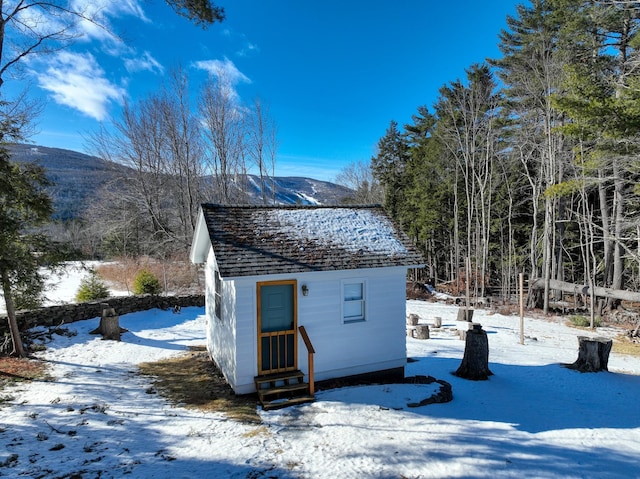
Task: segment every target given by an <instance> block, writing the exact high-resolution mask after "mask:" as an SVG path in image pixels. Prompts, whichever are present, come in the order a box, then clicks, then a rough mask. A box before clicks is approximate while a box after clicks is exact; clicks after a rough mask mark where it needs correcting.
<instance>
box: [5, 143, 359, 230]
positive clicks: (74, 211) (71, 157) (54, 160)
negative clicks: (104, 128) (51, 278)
mask: <svg viewBox="0 0 640 479" xmlns="http://www.w3.org/2000/svg"><path fill="white" fill-rule="evenodd" d="M7 148H8V149H9V151H10V152H11V157H12V160H13V161H17V162H36V163H38V164H39V165H40V166H43V167H44V168H45V169H46V171H47V177H48V178H49V180H51V181H52V182H53V183H54V184H53V186H51V187H50V194H51V197H52V198H53V200H54V206H55V214H54V218H55V219H60V220H70V219H73V218H77V217H78V216H80V215H81V214H82V212H83V211H84V209H85V207H86V206H87V205H88V204H90V203H91V201H92V200H93V199H94V198H95V196H96V195H97V193H98V192H99V191H100V189H101V188H102V187H103V186H105V185H106V184H108V183H109V182H111V181H112V180H114V179H115V178H117V177H119V176H129V173H128V171H131V170H130V169H129V168H127V167H126V166H123V165H120V164H118V163H113V162H110V161H106V160H103V159H101V158H98V157H95V156H90V155H85V154H84V153H79V152H77V151H72V150H65V149H62V148H49V147H46V146H37V145H25V144H12V145H8V146H7ZM246 183H247V184H248V185H250V191H249V197H250V198H249V201H250V202H251V203H260V202H261V198H262V196H261V193H260V186H259V185H260V179H259V178H258V177H257V176H255V175H247V182H246ZM269 183H271V185H270V186H269V188H270V187H271V186H273V188H274V190H275V192H274V191H273V190H271V189H270V190H269V193H268V197H269V198H274V197H275V200H276V203H279V204H295V203H300V204H336V203H340V202H341V200H342V199H343V198H345V197H348V196H349V195H350V194H351V193H352V192H351V190H350V189H349V188H346V187H344V186H341V185H336V184H334V183H330V182H327V181H320V180H314V179H311V178H304V177H274V178H273V181H270V182H269Z"/></svg>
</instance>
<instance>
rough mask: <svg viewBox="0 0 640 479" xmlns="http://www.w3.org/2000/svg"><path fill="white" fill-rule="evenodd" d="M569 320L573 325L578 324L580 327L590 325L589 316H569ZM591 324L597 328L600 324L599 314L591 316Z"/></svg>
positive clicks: (588, 326)
mask: <svg viewBox="0 0 640 479" xmlns="http://www.w3.org/2000/svg"><path fill="white" fill-rule="evenodd" d="M569 321H570V322H571V324H573V325H574V326H579V327H581V328H590V327H591V318H589V317H587V316H582V315H575V316H569ZM593 326H594V327H595V328H599V327H600V326H602V319H601V318H600V317H599V316H596V317H595V318H593Z"/></svg>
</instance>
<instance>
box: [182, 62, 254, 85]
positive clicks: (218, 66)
mask: <svg viewBox="0 0 640 479" xmlns="http://www.w3.org/2000/svg"><path fill="white" fill-rule="evenodd" d="M194 65H195V66H196V67H197V68H199V69H201V70H205V71H207V72H209V74H210V75H213V76H214V77H216V78H217V80H218V81H219V82H220V83H223V84H226V85H228V86H235V85H237V84H238V83H240V82H243V83H251V80H249V78H248V77H247V76H246V75H245V74H244V73H242V72H241V71H240V70H238V68H237V67H236V66H235V65H234V64H233V62H232V61H231V60H229V59H228V58H225V59H224V60H202V61H199V62H195V63H194Z"/></svg>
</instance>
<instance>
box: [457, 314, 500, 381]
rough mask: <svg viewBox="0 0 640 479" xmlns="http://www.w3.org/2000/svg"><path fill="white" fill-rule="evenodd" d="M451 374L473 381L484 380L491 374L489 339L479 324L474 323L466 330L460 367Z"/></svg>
mask: <svg viewBox="0 0 640 479" xmlns="http://www.w3.org/2000/svg"><path fill="white" fill-rule="evenodd" d="M453 374H454V375H455V376H458V377H461V378H464V379H472V380H474V381H482V380H486V379H489V376H492V375H493V373H492V372H491V370H490V369H489V339H488V338H487V332H486V331H485V330H484V329H482V325H481V324H474V325H473V328H472V329H470V330H469V331H467V335H466V338H465V344H464V356H463V357H462V362H461V363H460V367H459V368H458V369H457V370H456V372H454V373H453Z"/></svg>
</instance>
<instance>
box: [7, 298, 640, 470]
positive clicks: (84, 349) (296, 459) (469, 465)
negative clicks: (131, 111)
mask: <svg viewBox="0 0 640 479" xmlns="http://www.w3.org/2000/svg"><path fill="white" fill-rule="evenodd" d="M408 313H416V314H418V315H419V316H420V318H421V319H420V322H421V323H427V324H431V323H432V321H433V318H434V317H436V316H439V317H441V318H442V323H443V327H442V328H440V329H435V328H431V339H428V340H417V339H413V338H407V354H408V357H410V358H412V360H413V361H411V362H409V363H408V364H407V368H406V369H407V375H408V376H413V375H418V374H424V375H431V376H434V377H436V378H438V379H442V380H445V381H448V382H449V383H451V385H452V388H453V395H454V399H453V401H451V402H449V403H444V404H430V405H427V406H423V407H417V408H409V407H407V403H409V402H418V401H420V400H421V399H423V398H425V397H428V396H430V395H431V394H432V393H433V391H434V390H435V388H436V387H437V384H415V385H409V384H394V385H370V386H359V387H348V388H341V389H333V390H325V391H321V392H319V393H317V395H316V398H317V400H316V401H315V402H314V403H310V404H305V405H300V406H294V407H289V408H285V409H281V410H278V411H269V412H265V411H261V412H260V415H261V418H262V424H243V423H238V422H236V421H234V420H231V419H229V418H228V417H226V416H225V415H224V414H222V413H210V412H201V411H198V410H193V409H186V408H183V407H174V406H171V405H169V404H168V403H167V402H166V401H165V400H164V399H163V398H162V397H161V396H159V395H157V394H149V392H150V387H151V381H150V380H149V378H147V377H143V376H140V375H138V374H137V364H139V363H140V362H144V361H154V360H158V359H161V358H167V357H172V356H175V355H178V354H180V353H181V352H182V351H183V350H184V349H185V348H186V347H187V346H189V345H203V344H204V342H205V333H204V331H205V329H204V328H205V317H204V316H203V314H204V311H203V309H202V308H183V309H182V312H181V314H173V313H172V312H170V311H169V312H165V311H159V310H152V311H146V312H139V313H134V314H128V315H123V316H121V318H120V323H121V325H122V326H123V327H124V328H127V329H128V330H129V332H127V333H125V334H123V336H122V341H120V342H113V341H103V340H101V339H99V337H96V336H93V335H89V331H90V330H92V329H93V328H95V327H96V326H97V325H98V319H97V318H96V319H91V320H87V321H80V322H77V323H73V324H71V325H68V326H69V328H70V329H71V330H73V331H75V332H76V333H77V334H76V335H73V336H70V337H67V336H54V338H55V339H54V340H53V341H52V342H50V343H47V349H46V350H45V351H43V352H41V353H38V355H39V356H40V357H41V358H42V359H43V360H45V361H47V362H48V363H49V365H50V366H51V373H52V375H53V376H54V378H55V379H54V380H52V381H35V382H31V383H19V384H17V385H15V386H12V387H10V388H5V389H4V390H2V391H0V397H2V398H5V399H6V398H10V399H8V400H7V401H6V402H4V403H0V404H1V406H0V477H43V478H44V477H47V478H48V477H51V478H53V477H82V478H84V479H87V478H98V477H100V478H119V477H122V476H123V475H130V477H135V478H167V479H168V478H172V479H173V478H199V477H216V478H218V477H220V478H222V477H231V478H247V477H251V478H261V477H265V478H266V477H270V478H271V477H273V478H286V479H289V478H328V477H340V478H350V477H354V478H356V477H357V478H401V477H407V478H408V477H411V478H429V477H438V478H442V477H452V478H461V477H464V478H469V477H473V478H485V477H486V478H494V477H495V478H506V477H508V478H521V477H537V478H556V477H557V478H560V477H562V478H590V477H606V478H628V477H640V468H639V466H638V457H640V407H638V397H639V395H640V376H639V375H638V374H639V373H640V358H635V357H631V356H623V355H619V354H617V353H616V352H612V353H611V357H610V362H609V369H610V371H611V372H608V373H607V372H601V373H579V372H576V371H573V370H569V369H567V368H564V367H562V363H571V362H573V361H574V360H575V359H576V358H577V350H578V341H577V336H579V335H589V334H595V333H591V332H589V331H585V330H578V329H574V328H570V327H568V326H566V325H565V324H564V320H562V319H560V318H547V319H540V318H530V317H527V318H526V321H525V338H526V339H525V344H524V345H521V344H519V338H520V336H519V318H518V317H516V316H503V315H500V314H492V313H491V312H490V311H488V310H476V311H475V312H474V320H475V321H477V322H480V323H481V324H482V325H483V328H484V329H485V330H486V331H487V334H488V338H489V348H490V356H489V361H490V364H489V366H490V369H491V370H492V371H493V373H494V375H493V376H491V377H490V379H489V380H488V381H478V382H474V381H467V380H464V379H461V378H457V377H455V376H453V375H452V374H451V372H452V371H454V370H455V369H457V367H458V366H459V364H460V360H461V358H462V355H463V351H464V342H463V341H461V340H460V339H458V336H457V334H456V328H457V327H458V326H460V325H461V324H462V325H465V323H458V322H457V321H456V320H455V319H456V315H457V308H456V307H454V306H448V305H445V304H440V303H427V302H420V301H408V302H407V314H408ZM400 320H403V319H400ZM616 334H617V331H616V330H615V329H613V328H602V329H599V330H598V331H597V335H600V336H603V335H604V336H610V337H611V336H615V335H616ZM318 354H322V353H321V352H318Z"/></svg>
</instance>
